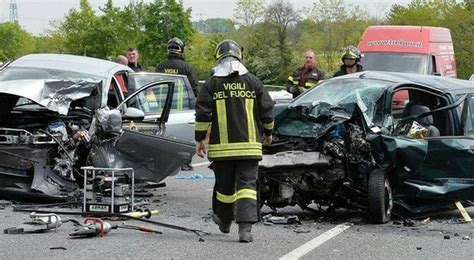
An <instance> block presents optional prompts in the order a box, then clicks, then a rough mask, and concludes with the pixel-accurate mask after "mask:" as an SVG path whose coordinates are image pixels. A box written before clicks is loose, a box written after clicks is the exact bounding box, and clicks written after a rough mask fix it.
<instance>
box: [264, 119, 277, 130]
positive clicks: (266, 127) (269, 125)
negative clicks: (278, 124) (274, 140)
mask: <svg viewBox="0 0 474 260" xmlns="http://www.w3.org/2000/svg"><path fill="white" fill-rule="evenodd" d="M274 124H275V122H273V121H272V122H271V123H268V124H263V128H265V129H267V130H272V129H273V126H274Z"/></svg>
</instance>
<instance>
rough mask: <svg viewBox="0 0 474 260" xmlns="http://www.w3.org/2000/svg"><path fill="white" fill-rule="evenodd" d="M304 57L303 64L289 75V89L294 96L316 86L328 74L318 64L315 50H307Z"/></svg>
mask: <svg viewBox="0 0 474 260" xmlns="http://www.w3.org/2000/svg"><path fill="white" fill-rule="evenodd" d="M304 58H305V63H304V64H303V66H301V67H299V68H297V69H296V70H294V71H293V74H291V76H289V77H288V83H287V91H288V92H290V93H292V94H293V98H295V97H297V96H299V95H300V94H301V93H303V92H304V91H306V90H307V89H309V88H312V87H314V86H316V84H317V83H318V82H319V81H320V80H323V79H324V78H325V76H326V72H324V71H323V70H321V69H319V68H318V67H317V66H316V65H317V63H316V55H315V53H314V51H313V50H307V51H306V52H305V54H304Z"/></svg>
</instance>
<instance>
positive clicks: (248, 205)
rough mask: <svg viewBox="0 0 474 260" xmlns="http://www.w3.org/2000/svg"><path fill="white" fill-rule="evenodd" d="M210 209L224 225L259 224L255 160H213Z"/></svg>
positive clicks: (256, 161)
mask: <svg viewBox="0 0 474 260" xmlns="http://www.w3.org/2000/svg"><path fill="white" fill-rule="evenodd" d="M213 169H214V174H215V176H216V183H215V185H214V193H213V196H212V210H213V211H214V213H215V214H217V216H218V217H219V218H220V219H221V220H222V221H223V222H231V221H232V220H234V218H235V220H236V222H237V223H240V222H249V223H256V222H258V209H257V177H258V176H257V174H258V160H255V159H251V160H228V161H227V160H226V161H214V168H213Z"/></svg>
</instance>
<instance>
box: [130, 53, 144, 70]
mask: <svg viewBox="0 0 474 260" xmlns="http://www.w3.org/2000/svg"><path fill="white" fill-rule="evenodd" d="M139 58H140V55H139V54H138V49H137V48H128V51H127V59H128V66H129V67H130V68H131V69H132V70H133V71H135V72H140V71H143V67H142V65H140V63H138V59H139Z"/></svg>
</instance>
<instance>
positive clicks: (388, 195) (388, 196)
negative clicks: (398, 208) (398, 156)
mask: <svg viewBox="0 0 474 260" xmlns="http://www.w3.org/2000/svg"><path fill="white" fill-rule="evenodd" d="M384 186H385V189H384V190H385V215H386V216H390V214H391V213H392V208H393V195H392V188H391V187H390V182H389V181H388V179H385V185H384Z"/></svg>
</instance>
